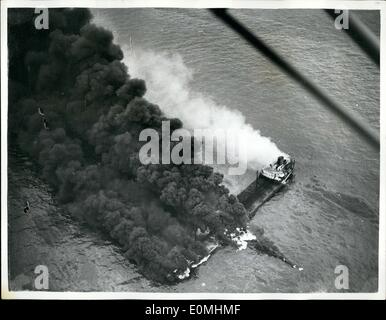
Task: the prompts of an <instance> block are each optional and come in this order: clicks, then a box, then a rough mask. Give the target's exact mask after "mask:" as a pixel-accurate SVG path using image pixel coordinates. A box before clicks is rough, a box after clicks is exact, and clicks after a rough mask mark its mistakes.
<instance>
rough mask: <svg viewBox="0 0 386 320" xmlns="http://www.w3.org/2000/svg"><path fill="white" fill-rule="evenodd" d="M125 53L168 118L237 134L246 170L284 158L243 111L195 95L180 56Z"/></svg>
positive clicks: (133, 71)
mask: <svg viewBox="0 0 386 320" xmlns="http://www.w3.org/2000/svg"><path fill="white" fill-rule="evenodd" d="M124 49H126V50H124V51H125V52H126V57H125V61H126V64H127V65H129V66H130V72H131V74H132V75H133V76H134V77H138V78H141V79H144V80H145V81H146V85H147V88H148V92H147V96H148V98H149V99H150V100H153V101H157V102H158V104H159V106H160V108H161V109H162V111H163V112H164V113H165V114H166V115H167V116H169V117H176V118H179V119H180V120H182V122H183V123H184V127H185V128H187V129H210V130H213V132H215V130H217V129H223V130H224V129H227V130H232V131H235V132H237V133H238V136H239V139H241V141H239V142H242V143H243V145H244V146H245V149H244V150H243V152H245V155H246V156H245V160H246V161H247V163H246V166H247V168H248V169H251V170H257V169H261V168H262V167H264V166H266V165H268V164H269V163H271V162H272V161H273V160H275V159H276V158H277V157H278V156H279V155H283V154H284V153H283V152H282V151H280V150H279V148H278V147H277V146H276V144H275V143H274V142H272V141H271V140H270V139H269V138H268V137H264V136H262V135H261V134H260V132H259V131H258V130H256V129H254V128H253V127H252V126H251V125H250V124H248V123H247V122H246V119H245V117H244V116H243V115H242V114H241V113H240V112H239V111H237V110H234V109H230V108H228V107H226V106H222V105H218V104H217V103H216V102H215V101H213V100H212V99H211V98H210V97H207V96H205V95H203V94H201V93H198V92H195V91H194V90H193V89H192V88H191V82H192V81H193V70H192V69H190V68H188V67H187V66H186V64H185V63H184V61H183V58H182V57H181V56H180V55H178V54H167V53H155V52H152V51H149V50H141V49H139V48H135V51H134V52H133V51H132V50H127V49H128V47H126V48H124ZM130 49H131V48H130ZM128 52H129V54H127V53H128Z"/></svg>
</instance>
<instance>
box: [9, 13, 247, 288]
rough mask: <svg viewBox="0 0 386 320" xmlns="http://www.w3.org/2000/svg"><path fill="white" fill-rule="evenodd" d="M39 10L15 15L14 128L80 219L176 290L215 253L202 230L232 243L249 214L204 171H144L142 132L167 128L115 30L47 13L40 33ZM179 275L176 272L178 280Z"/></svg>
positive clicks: (82, 16)
mask: <svg viewBox="0 0 386 320" xmlns="http://www.w3.org/2000/svg"><path fill="white" fill-rule="evenodd" d="M34 18H35V14H34V12H33V9H9V12H8V20H9V27H8V28H9V30H8V32H9V33H8V34H9V37H8V39H9V40H8V41H9V43H8V49H9V121H10V124H9V128H10V132H9V134H10V141H15V140H17V143H18V144H19V145H20V146H21V148H22V149H23V150H24V151H26V152H28V153H29V154H30V156H31V157H32V158H34V159H35V160H36V161H37V162H38V163H39V164H40V166H41V171H42V175H43V177H44V179H45V180H46V181H47V182H49V183H50V185H51V186H52V187H53V188H54V190H55V192H56V194H57V197H58V200H59V201H60V202H61V203H62V204H63V205H64V206H65V207H66V208H67V210H68V211H69V212H70V213H71V214H72V216H73V217H75V218H77V219H80V220H82V221H86V222H87V223H88V224H89V225H90V226H92V227H95V228H98V229H101V230H104V231H105V232H107V233H108V234H109V235H110V237H111V238H112V239H114V240H115V241H116V243H118V244H119V245H120V246H121V247H122V249H123V250H124V252H125V256H127V258H128V259H130V260H131V261H134V262H135V263H136V265H137V266H138V268H139V270H140V271H141V272H142V273H143V274H144V275H145V276H147V277H149V278H150V279H153V280H155V281H159V282H163V283H165V282H170V281H174V280H175V279H174V278H173V275H175V274H178V272H180V271H183V270H185V269H186V268H187V267H188V265H189V263H191V262H198V261H199V260H200V259H202V258H203V257H204V256H205V255H207V254H208V252H207V248H206V247H205V246H204V245H203V243H202V242H201V241H200V240H199V239H197V237H196V230H197V229H198V228H200V229H201V230H207V229H209V230H210V232H211V235H213V236H215V237H216V238H217V239H218V240H220V241H222V242H229V241H230V240H229V239H227V236H226V235H224V230H225V229H227V230H229V232H233V231H235V230H236V228H244V227H245V226H246V222H247V215H246V210H245V209H244V207H243V205H242V204H240V203H239V202H238V200H237V198H236V197H234V196H232V195H230V194H229V191H228V190H227V189H226V188H225V187H224V186H222V185H221V183H222V175H220V174H219V173H215V172H213V169H212V168H211V167H208V166H204V165H185V164H182V165H147V166H144V165H142V164H141V163H140V162H139V159H138V151H139V149H140V147H141V143H140V142H139V141H138V135H139V132H140V131H141V130H142V129H144V128H154V129H155V130H159V131H160V130H161V122H162V121H163V120H170V121H171V127H172V129H178V128H181V127H182V125H183V124H182V123H181V121H180V120H178V119H166V117H165V116H164V115H163V113H162V111H161V109H160V108H159V107H158V106H157V105H155V104H153V103H150V102H148V101H147V100H146V99H145V98H144V95H145V92H146V84H145V82H144V81H143V80H140V79H132V78H131V77H130V75H129V73H128V67H127V66H125V65H124V64H123V63H122V58H123V53H122V50H121V49H120V47H119V46H117V45H116V44H114V43H113V35H112V33H111V32H110V31H108V30H106V29H104V28H101V27H98V26H96V25H94V24H92V23H91V18H92V16H91V13H90V12H89V11H88V10H87V9H81V8H76V9H50V10H49V18H50V20H49V21H50V25H49V30H36V29H35V27H34ZM176 270H177V271H176Z"/></svg>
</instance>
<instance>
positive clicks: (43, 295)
mask: <svg viewBox="0 0 386 320" xmlns="http://www.w3.org/2000/svg"><path fill="white" fill-rule="evenodd" d="M18 7H29V8H58V7H87V8H153V7H157V8H240V9H241V8H243V9H248V8H250V9H252V8H253V9H347V10H379V11H380V20H381V21H380V22H381V35H380V44H381V49H380V50H381V61H380V88H381V91H380V140H381V148H380V179H379V181H380V188H379V241H378V244H379V245H378V292H374V293H328V292H326V293H204V292H200V293H154V292H52V291H9V283H8V171H7V170H8V141H7V137H8V65H7V61H8V50H7V36H8V35H7V30H8V27H7V9H8V8H18ZM385 45H386V2H383V1H362V0H358V1H344V0H339V1H336V0H328V1H326V0H325V1H321V0H315V1H307V0H303V1H301V0H282V1H264V0H216V1H213V0H212V1H210V0H115V1H103V0H46V1H42V0H36V1H35V0H3V1H1V70H2V72H1V106H2V108H1V172H2V175H1V191H2V192H1V296H2V299H38V300H46V299H48V300H54V299H55V300H58V299H63V300H64V299H79V300H82V299H87V300H90V299H97V300H115V299H117V300H123V299H144V300H145V299H157V300H166V299H169V300H170V299H172V300H191V299H195V300H205V299H221V300H260V299H281V300H289V299H291V300H310V299H318V300H319V299H323V300H324V299H336V300H360V299H364V300H373V299H374V300H383V299H385V298H386V292H385V287H386V269H385V262H386V261H385V259H386V237H385V233H386V220H385V218H386V217H385V214H386V183H385V182H386V149H385V148H386V145H385V144H386V131H385V130H386V128H385V122H386V110H385V107H386V106H385V104H386V92H385V89H386V78H385V73H386V64H385V61H386V59H385V50H386V48H385Z"/></svg>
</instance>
